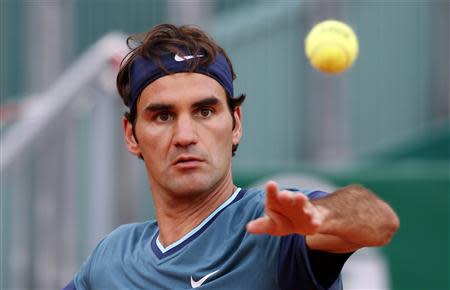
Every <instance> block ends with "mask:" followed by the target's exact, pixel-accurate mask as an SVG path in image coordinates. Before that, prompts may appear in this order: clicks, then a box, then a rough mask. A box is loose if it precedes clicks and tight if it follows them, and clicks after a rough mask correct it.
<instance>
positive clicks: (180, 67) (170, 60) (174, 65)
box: [128, 53, 234, 111]
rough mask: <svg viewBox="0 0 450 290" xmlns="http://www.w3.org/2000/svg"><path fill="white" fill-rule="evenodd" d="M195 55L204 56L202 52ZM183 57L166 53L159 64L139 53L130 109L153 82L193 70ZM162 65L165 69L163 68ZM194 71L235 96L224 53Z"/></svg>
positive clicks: (134, 68) (231, 95)
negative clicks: (171, 74)
mask: <svg viewBox="0 0 450 290" xmlns="http://www.w3.org/2000/svg"><path fill="white" fill-rule="evenodd" d="M194 57H202V54H199V55H196V56H194ZM180 59H181V61H180ZM182 59H183V58H182V57H180V56H178V55H174V54H166V55H163V56H161V58H160V61H161V63H160V64H158V63H157V62H155V61H153V60H151V59H148V58H144V57H141V56H139V55H138V56H137V57H136V59H135V60H134V62H133V64H132V68H131V80H130V81H131V84H130V85H131V98H130V103H129V104H128V106H129V108H130V111H132V110H133V109H134V107H135V105H136V101H137V99H138V96H139V95H140V94H141V92H142V91H143V90H144V88H145V87H146V86H148V85H149V84H150V83H151V82H153V81H155V80H157V79H158V78H161V77H163V76H166V75H168V74H170V73H178V72H189V71H191V70H190V61H189V59H186V60H182ZM161 66H162V67H163V68H164V69H165V70H164V69H162V68H161ZM194 72H197V73H201V74H204V75H207V76H209V77H212V78H213V79H215V80H216V81H217V82H219V83H220V84H221V85H222V87H223V88H224V89H225V91H226V92H227V94H228V95H229V96H230V97H233V96H234V91H233V76H232V74H231V69H230V66H229V65H228V62H227V60H226V58H225V57H224V56H223V55H222V54H220V53H218V54H217V55H216V59H215V60H214V62H213V63H211V64H210V65H209V66H207V67H206V66H203V65H200V66H198V67H197V68H196V69H195V70H194Z"/></svg>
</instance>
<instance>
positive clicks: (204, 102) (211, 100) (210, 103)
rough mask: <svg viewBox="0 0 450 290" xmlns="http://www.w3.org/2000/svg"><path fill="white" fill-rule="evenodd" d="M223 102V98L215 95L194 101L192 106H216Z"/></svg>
mask: <svg viewBox="0 0 450 290" xmlns="http://www.w3.org/2000/svg"><path fill="white" fill-rule="evenodd" d="M221 102H222V101H221V100H219V99H218V98H216V97H214V96H213V97H208V98H205V99H203V100H200V101H198V102H195V103H193V104H192V108H198V107H203V106H214V105H217V104H220V103H221Z"/></svg>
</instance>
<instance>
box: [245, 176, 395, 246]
mask: <svg viewBox="0 0 450 290" xmlns="http://www.w3.org/2000/svg"><path fill="white" fill-rule="evenodd" d="M265 209H266V215H265V216H264V217H261V218H259V219H256V220H254V221H251V222H250V223H249V224H248V225H247V230H248V231H249V232H251V233H255V234H270V235H277V236H283V235H289V234H302V235H305V236H306V243H307V245H308V247H309V248H310V249H312V250H323V251H328V252H333V253H345V252H352V251H355V250H357V249H359V248H362V247H366V246H369V247H370V246H382V245H385V244H387V243H388V242H389V241H390V240H391V238H392V236H393V235H394V233H395V232H396V230H397V229H398V227H399V219H398V217H397V215H396V214H395V212H394V211H393V210H392V208H391V207H390V206H389V205H388V204H386V203H385V202H384V201H382V200H381V199H379V198H378V197H376V196H375V195H374V194H373V193H371V192H370V191H369V190H367V189H365V188H364V187H362V186H359V185H350V186H347V187H344V188H342V189H339V190H337V191H336V192H335V193H333V194H330V195H329V196H327V197H324V198H320V199H316V200H312V201H310V200H309V199H308V197H307V196H305V195H303V194H298V193H293V192H290V191H279V190H278V187H277V184H276V183H275V182H268V183H267V185H266V204H265Z"/></svg>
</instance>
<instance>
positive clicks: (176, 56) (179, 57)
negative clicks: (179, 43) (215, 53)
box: [174, 54, 204, 62]
mask: <svg viewBox="0 0 450 290" xmlns="http://www.w3.org/2000/svg"><path fill="white" fill-rule="evenodd" d="M203 56H204V55H203V54H198V55H185V56H179V55H178V54H175V57H174V59H175V61H178V62H180V61H185V60H188V59H192V58H194V57H203Z"/></svg>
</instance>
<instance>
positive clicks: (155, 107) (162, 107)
mask: <svg viewBox="0 0 450 290" xmlns="http://www.w3.org/2000/svg"><path fill="white" fill-rule="evenodd" d="M172 109H173V105H169V104H158V103H156V104H150V105H148V106H147V107H145V111H147V112H159V111H170V110H172Z"/></svg>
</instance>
